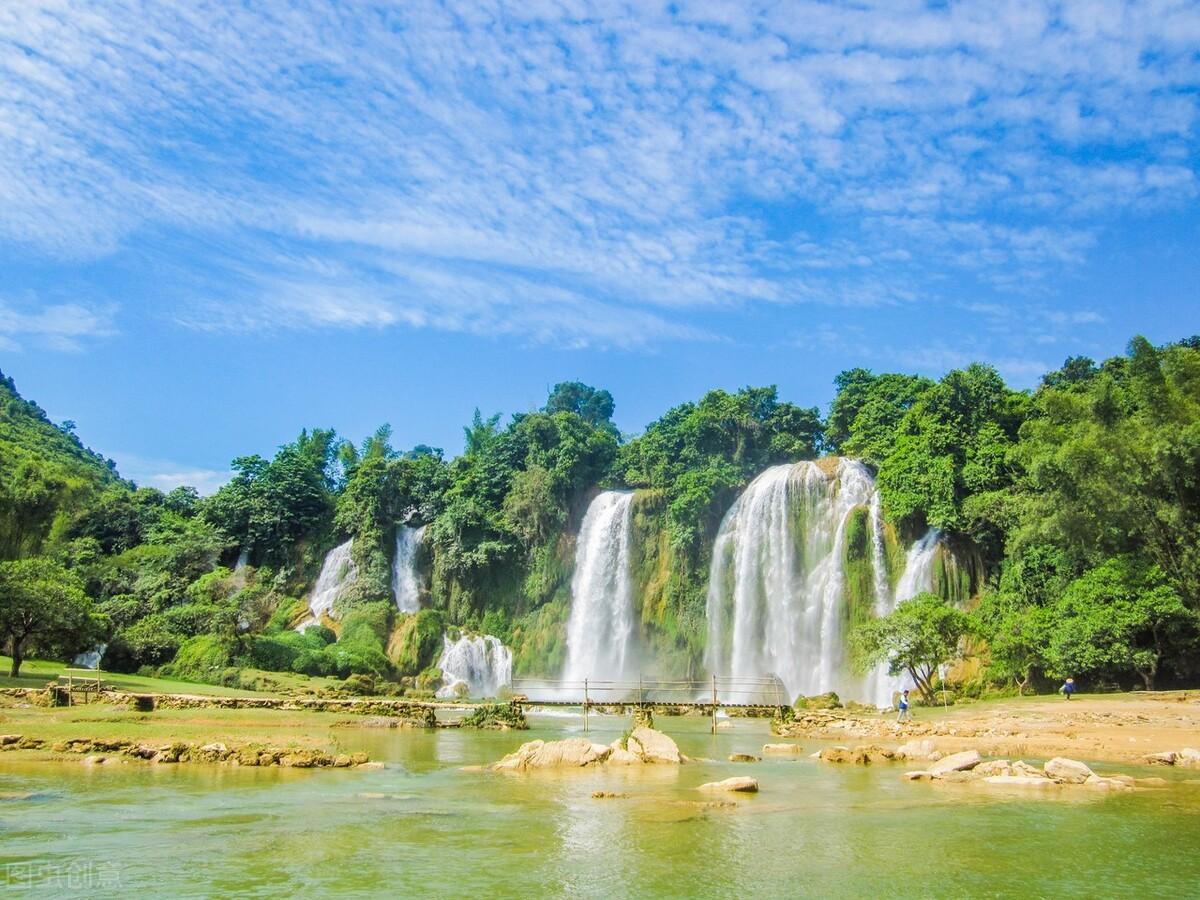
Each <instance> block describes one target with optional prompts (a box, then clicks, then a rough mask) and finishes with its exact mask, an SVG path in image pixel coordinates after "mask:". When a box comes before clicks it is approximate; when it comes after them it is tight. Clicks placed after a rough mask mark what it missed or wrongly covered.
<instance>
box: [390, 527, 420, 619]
mask: <svg viewBox="0 0 1200 900" xmlns="http://www.w3.org/2000/svg"><path fill="white" fill-rule="evenodd" d="M424 537H425V526H424V525H422V526H421V527H420V528H409V527H408V526H406V525H401V526H399V527H398V528H397V529H396V555H395V557H393V559H392V596H393V597H395V598H396V609H398V610H400V612H408V613H413V612H416V611H417V610H419V609H420V608H421V582H420V579H419V578H418V577H417V551H418V550H419V549H420V548H421V541H422V540H423V539H424Z"/></svg>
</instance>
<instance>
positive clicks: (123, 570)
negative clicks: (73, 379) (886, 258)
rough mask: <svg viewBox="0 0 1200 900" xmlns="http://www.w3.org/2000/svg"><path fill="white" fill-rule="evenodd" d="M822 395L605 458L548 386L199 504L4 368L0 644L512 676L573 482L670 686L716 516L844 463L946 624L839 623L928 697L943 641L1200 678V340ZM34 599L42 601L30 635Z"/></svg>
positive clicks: (677, 424) (345, 447) (1087, 675)
mask: <svg viewBox="0 0 1200 900" xmlns="http://www.w3.org/2000/svg"><path fill="white" fill-rule="evenodd" d="M834 386H835V388H836V394H835V396H834V398H833V401H832V403H831V405H830V408H829V415H828V417H827V418H826V419H825V420H824V421H823V420H822V418H821V416H820V414H819V412H818V410H817V409H816V408H813V407H804V406H799V405H795V404H792V403H788V402H786V401H782V400H780V399H779V396H778V393H777V391H776V389H775V388H773V387H747V388H743V389H742V390H739V391H737V392H734V393H730V392H727V391H723V390H714V391H710V392H709V393H707V394H705V395H704V396H703V397H701V398H700V399H699V400H698V401H696V402H694V403H684V404H682V405H680V406H677V407H675V408H673V409H671V410H669V411H667V412H666V413H665V414H664V415H663V416H662V417H661V418H659V419H658V420H656V421H655V422H653V423H651V424H650V425H649V426H648V427H647V428H646V430H645V431H644V432H643V433H642V434H640V435H637V436H635V437H632V438H630V439H622V437H621V435H620V434H619V433H618V431H617V429H616V428H615V426H614V425H613V422H612V417H613V414H614V411H615V404H614V401H613V397H612V395H611V394H610V393H609V392H608V391H606V390H603V389H599V388H595V387H592V386H589V385H586V384H582V383H579V382H562V383H560V384H557V385H555V386H554V387H553V389H552V390H551V391H550V393H549V396H548V397H547V400H546V403H545V405H544V406H543V407H542V408H541V409H539V410H537V411H534V412H527V413H519V414H516V415H513V416H511V417H510V418H509V419H508V421H507V422H506V423H504V422H502V417H501V416H500V415H499V414H495V415H484V414H483V413H481V412H480V411H478V410H476V412H475V415H474V416H473V418H472V421H471V422H469V423H468V424H467V425H466V426H465V428H464V450H463V453H462V454H461V455H459V456H457V457H455V458H453V459H446V458H445V457H444V455H443V453H442V451H440V450H436V449H433V448H430V447H427V446H424V445H420V446H417V447H415V448H413V449H412V450H409V451H399V450H396V449H394V448H393V447H392V445H391V440H392V432H391V429H390V427H389V426H386V425H385V426H381V427H380V428H379V429H377V430H376V431H375V433H373V434H371V435H370V436H368V437H367V438H366V439H365V440H363V441H362V442H361V443H360V444H358V445H354V444H351V443H349V442H347V441H344V440H340V439H339V438H337V436H336V435H335V434H334V432H333V431H331V430H322V429H316V430H311V431H309V430H306V431H303V432H301V433H300V435H299V436H298V438H297V439H296V440H295V441H293V442H290V443H288V444H285V445H284V446H282V447H280V448H279V450H278V451H277V452H276V453H275V454H274V456H273V457H272V458H270V459H266V458H263V457H260V456H245V457H239V458H238V459H236V460H234V462H233V469H234V472H235V475H234V477H233V478H232V480H230V481H229V482H228V483H227V484H226V485H225V486H223V487H222V488H221V489H220V490H219V491H217V492H216V493H215V494H214V495H212V496H210V497H203V498H202V497H200V496H199V495H198V494H197V493H196V491H195V490H193V489H191V488H177V489H175V490H173V491H171V492H170V493H168V494H165V495H164V494H163V493H162V492H160V491H157V490H154V489H149V488H137V487H136V486H134V485H132V484H130V483H128V482H125V481H122V480H121V479H120V477H119V476H118V475H117V473H116V471H115V467H114V466H113V465H112V464H111V462H109V461H107V460H104V459H103V458H102V457H101V456H99V455H98V454H95V453H93V452H91V451H90V450H87V449H86V448H85V447H84V446H83V445H82V444H81V443H80V442H79V440H78V439H77V438H76V436H75V434H74V429H73V426H72V425H71V424H70V423H64V424H63V425H62V426H56V425H54V424H52V423H51V422H49V420H48V419H47V418H46V416H45V414H44V413H43V412H42V411H41V410H40V409H39V408H38V407H37V406H36V405H35V404H32V403H30V402H28V401H26V400H24V399H22V398H21V397H20V396H19V395H18V394H17V392H16V389H15V387H14V385H13V384H12V382H11V381H10V380H8V379H5V378H3V377H0V560H6V561H7V562H5V563H4V566H5V567H6V568H5V569H4V573H3V579H4V580H3V584H4V585H7V587H6V588H5V590H6V591H7V594H6V595H5V596H4V597H3V598H0V599H2V600H3V602H4V603H5V604H6V605H5V610H6V611H5V612H4V613H3V615H4V617H5V618H4V619H3V622H4V623H5V629H6V630H5V636H6V640H7V641H8V642H9V645H10V649H11V648H12V645H13V643H14V641H16V642H17V643H18V646H17V647H16V649H17V653H18V655H20V654H21V653H23V652H28V651H29V650H30V649H33V650H35V651H36V652H39V653H57V654H60V655H62V654H68V653H70V652H74V651H76V650H78V649H81V648H82V645H83V644H84V643H86V642H87V641H88V640H91V639H92V638H93V637H99V638H103V639H105V640H106V641H107V643H108V646H109V650H108V653H107V654H106V657H105V666H106V667H110V668H118V669H124V670H129V671H132V670H136V669H138V668H139V667H143V666H155V667H157V666H169V667H170V670H171V671H173V672H175V673H176V674H179V675H180V676H186V677H204V678H210V677H216V676H213V675H212V673H214V672H217V673H228V672H229V671H236V667H238V666H257V667H260V668H284V669H292V670H295V671H299V672H305V673H310V674H336V675H339V676H342V677H345V676H347V675H350V674H354V673H359V674H362V675H364V676H369V677H371V678H377V677H384V678H398V677H401V676H403V677H404V678H406V679H409V681H414V680H415V682H416V683H420V684H428V683H430V682H429V678H430V676H429V672H428V668H429V667H430V666H431V665H432V664H433V663H434V662H435V660H436V655H437V653H438V652H439V649H440V645H441V634H442V632H443V630H444V629H446V628H451V629H453V628H455V627H463V628H467V629H483V630H486V631H487V632H488V633H491V634H495V635H498V636H499V637H501V638H502V639H503V640H505V641H506V642H510V643H511V645H512V646H513V647H514V649H515V652H516V662H515V665H516V666H517V668H518V670H532V671H539V672H549V671H554V670H556V667H557V666H560V665H561V663H562V659H563V652H564V632H565V623H566V618H567V615H568V612H569V603H570V578H571V572H572V568H573V565H574V535H575V533H576V532H577V530H578V528H579V524H580V521H581V519H582V517H583V515H584V511H585V510H586V507H587V504H588V502H589V500H590V499H591V497H593V496H594V494H595V492H596V491H597V490H600V489H604V488H629V489H635V490H636V491H637V494H636V502H635V504H634V510H635V512H634V528H635V530H636V540H637V544H638V552H637V554H636V555H635V558H634V560H633V562H632V565H633V566H634V569H635V571H634V572H633V573H632V575H633V578H634V580H635V583H636V586H637V600H636V602H637V604H638V614H639V625H638V627H639V628H640V629H641V630H642V637H643V639H645V640H646V641H647V642H649V643H650V644H652V645H653V646H654V650H655V652H656V653H660V654H665V655H666V656H667V657H671V654H674V655H675V656H674V657H671V658H675V659H677V660H678V661H679V662H678V668H679V669H680V670H687V671H691V670H692V669H693V667H694V665H695V664H697V661H699V660H701V659H702V658H703V653H704V647H705V640H706V630H705V622H704V617H705V606H704V603H705V593H706V579H707V577H708V569H709V554H710V552H711V547H712V540H713V537H714V535H715V532H716V530H717V527H718V524H719V522H720V519H721V517H722V515H723V514H724V512H725V511H726V510H727V509H728V507H729V504H730V503H731V502H732V500H733V499H734V498H735V497H736V495H737V493H738V492H739V491H740V490H742V489H743V488H744V487H745V485H746V484H748V483H749V482H750V480H752V479H753V478H754V477H755V476H756V475H758V474H759V473H760V472H762V471H763V470H764V469H765V468H767V467H768V466H771V465H775V464H779V463H787V462H795V461H797V460H801V459H811V458H815V457H817V456H818V455H820V454H822V453H839V454H843V455H849V456H854V457H858V458H861V459H863V460H864V461H865V462H866V463H867V464H868V465H869V466H870V467H872V468H874V469H875V470H876V472H877V484H878V487H879V490H880V493H881V496H882V499H883V512H884V515H885V517H886V519H887V521H888V524H889V527H891V528H892V529H894V531H895V533H898V534H899V535H900V536H901V538H902V540H903V541H909V540H912V539H913V538H915V537H916V536H918V535H919V534H921V533H922V532H923V531H924V530H925V529H927V528H930V527H933V528H937V529H939V530H940V531H941V532H942V535H943V537H944V540H945V541H946V545H947V546H948V547H950V548H952V549H953V552H954V553H955V555H956V556H957V558H958V559H959V561H960V563H962V565H963V566H966V567H968V568H969V569H970V577H969V584H970V588H971V590H970V593H971V594H972V596H971V598H970V601H969V607H970V622H969V623H968V622H967V621H966V620H965V619H964V618H963V617H964V616H965V615H966V612H964V610H963V609H961V608H959V607H958V606H955V605H953V604H947V603H946V598H944V597H943V598H938V597H922V598H918V599H919V600H920V602H919V603H918V602H915V601H914V602H910V603H909V604H907V605H904V606H902V610H901V611H898V612H897V613H896V614H894V615H893V616H891V617H888V618H886V619H870V618H869V617H868V621H866V622H865V623H856V624H857V625H860V626H861V628H862V633H861V634H860V635H858V637H857V638H856V639H855V640H856V642H857V644H858V645H859V646H860V648H866V650H865V651H864V652H865V655H866V657H867V658H870V659H875V660H888V661H889V664H890V665H892V666H893V668H895V669H896V670H897V671H900V670H902V669H903V670H906V671H909V672H910V674H911V675H912V677H913V678H914V679H915V680H916V681H917V683H918V684H919V685H922V686H923V689H924V687H927V686H928V685H929V684H931V683H932V678H933V675H932V672H933V668H931V666H933V667H934V668H936V664H937V662H942V661H945V659H949V658H951V657H953V656H954V655H955V654H957V653H958V652H960V651H964V650H968V649H969V650H970V652H972V653H978V654H980V658H981V660H982V662H983V664H984V668H983V669H982V670H981V671H983V673H984V675H985V677H986V678H988V679H991V680H993V681H997V682H1009V681H1011V682H1014V683H1016V684H1019V685H1021V686H1022V687H1027V686H1029V685H1031V684H1044V683H1045V681H1046V679H1049V678H1061V677H1064V676H1066V675H1068V674H1069V675H1073V676H1075V677H1077V678H1079V679H1081V680H1082V681H1083V682H1084V683H1085V684H1086V683H1088V682H1091V683H1101V682H1103V683H1113V682H1115V683H1118V684H1122V685H1124V686H1130V685H1133V684H1141V685H1144V686H1149V685H1151V684H1159V683H1162V682H1163V681H1164V680H1165V681H1168V682H1170V683H1190V682H1192V681H1194V680H1195V679H1196V678H1197V677H1200V666H1198V664H1197V662H1196V660H1197V658H1198V650H1200V644H1198V641H1200V626H1198V624H1197V615H1198V614H1200V340H1197V339H1188V340H1185V341H1181V342H1178V343H1175V344H1171V345H1167V346H1163V347H1155V346H1153V345H1151V344H1150V343H1149V342H1148V341H1146V340H1145V339H1143V338H1135V339H1134V340H1133V341H1132V342H1131V343H1130V345H1129V349H1128V352H1127V353H1126V354H1125V355H1123V356H1119V357H1114V358H1112V359H1109V360H1106V361H1104V362H1102V363H1100V364H1097V363H1095V362H1094V361H1092V360H1090V359H1087V358H1085V357H1072V358H1070V359H1067V360H1066V361H1065V362H1064V364H1063V366H1062V368H1061V369H1059V370H1057V371H1054V372H1050V373H1048V374H1047V375H1046V376H1045V377H1044V379H1043V380H1042V382H1041V384H1040V385H1039V386H1038V387H1037V389H1036V390H1034V391H1016V390H1013V389H1011V388H1009V387H1008V386H1007V385H1006V384H1005V383H1004V381H1003V379H1002V378H1001V377H1000V375H999V374H998V373H997V372H996V371H995V370H994V369H992V368H991V367H989V366H986V365H971V366H967V367H966V368H963V369H957V370H954V371H951V372H948V373H947V374H946V375H944V376H943V377H942V378H941V379H940V380H937V381H933V380H931V379H928V378H924V377H920V376H917V375H911V374H903V373H886V372H885V373H873V372H870V371H868V370H866V369H851V370H848V371H846V372H843V373H841V374H840V375H839V376H838V377H837V378H836V379H835V385H834ZM417 526H428V528H427V529H426V531H425V536H426V537H425V541H424V543H423V544H422V545H421V549H420V553H421V554H422V556H421V563H420V565H421V566H422V570H423V571H424V572H425V575H424V578H425V583H424V584H423V585H422V591H423V594H422V596H423V600H422V605H423V606H424V607H425V608H423V609H422V610H421V612H420V613H419V614H417V615H409V614H403V613H400V612H398V611H397V610H396V608H395V604H394V603H393V602H392V568H391V567H392V561H393V556H394V555H395V553H396V549H395V548H396V543H397V535H398V534H399V533H400V532H399V530H400V529H403V528H412V527H417ZM864 534H865V532H864ZM348 539H349V540H352V542H353V543H352V560H353V565H354V568H355V571H356V573H357V577H356V578H355V580H354V581H353V583H352V585H351V586H350V587H347V588H346V589H345V590H344V591H343V592H342V594H341V596H340V597H339V599H338V608H337V610H336V616H337V618H336V619H335V620H334V621H332V622H329V621H327V622H326V623H325V624H332V625H334V627H335V630H330V629H329V628H326V627H324V625H313V626H312V627H310V628H308V630H307V631H306V632H305V633H303V634H301V633H298V632H296V631H294V630H293V629H294V627H295V626H296V625H297V624H298V623H299V622H300V621H301V620H302V619H303V618H304V616H305V614H306V602H305V601H304V600H303V599H302V598H303V597H304V596H305V595H306V594H307V593H308V592H309V591H310V590H311V588H312V585H313V582H314V580H315V578H316V576H317V573H318V571H319V569H320V567H321V563H322V560H323V559H324V557H325V555H326V554H327V553H328V551H329V550H330V549H331V548H332V547H334V546H336V545H338V544H341V543H343V542H345V541H346V540H348ZM235 562H236V566H235ZM898 564H900V565H902V564H903V559H902V558H901V559H900V560H899V561H898ZM964 583H965V582H964ZM31 591H33V592H34V593H33V594H31V593H30V592H31ZM943 593H946V592H945V591H943ZM35 594H36V596H35ZM947 596H949V594H947ZM964 597H965V593H962V592H959V593H957V594H954V599H955V601H956V602H961V601H962V600H963V599H964ZM14 598H15V599H14ZM39 598H50V600H52V602H50V601H47V602H50V606H48V607H47V606H46V605H45V604H44V603H43V604H42V605H41V606H38V607H37V614H36V615H34V614H33V613H32V612H30V610H33V609H34V601H35V600H37V602H38V603H42V600H41V599H39ZM935 601H936V602H935ZM22 610H24V611H22ZM60 612H61V616H60V615H59V613H60ZM34 620H36V622H37V623H38V624H37V627H34V626H33V625H32V624H29V625H25V624H20V623H25V622H28V623H33V622H34ZM13 623H18V625H14V624H13ZM968 625H969V629H970V631H971V632H972V633H973V634H974V635H975V639H974V641H973V642H972V643H971V644H970V646H969V647H968V645H965V644H961V643H959V642H958V638H959V637H961V636H962V634H964V633H965V632H966V630H967V629H968ZM18 626H19V627H18ZM26 630H27V631H28V633H25V631H26ZM21 634H24V637H21V636H20V635H21ZM934 638H936V640H934ZM931 641H932V643H931ZM934 644H936V647H935V648H934V649H930V648H931V647H933V645H934ZM935 650H936V652H935ZM220 677H227V675H221V676H220Z"/></svg>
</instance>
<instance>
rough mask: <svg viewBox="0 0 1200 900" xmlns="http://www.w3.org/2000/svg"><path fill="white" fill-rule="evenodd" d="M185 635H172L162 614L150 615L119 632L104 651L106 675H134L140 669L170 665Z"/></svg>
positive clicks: (173, 632)
mask: <svg viewBox="0 0 1200 900" xmlns="http://www.w3.org/2000/svg"><path fill="white" fill-rule="evenodd" d="M184 637H185V636H184V635H181V634H179V633H178V632H176V631H174V630H173V629H172V628H171V627H170V624H169V623H168V621H167V620H166V618H165V617H164V616H163V614H162V613H152V614H151V615H148V616H146V617H145V618H144V619H141V620H139V621H137V622H134V623H133V624H132V625H130V626H129V627H128V628H126V629H125V630H124V631H121V632H119V633H118V634H117V635H115V636H114V638H113V640H112V641H111V642H109V645H108V647H107V648H106V649H105V651H104V659H103V660H101V666H102V667H103V668H104V669H105V671H108V672H136V671H137V670H138V668H139V667H140V666H160V665H162V664H163V663H167V662H170V661H171V660H172V659H173V658H174V656H175V653H176V651H177V650H178V649H179V645H180V644H181V643H183V640H184Z"/></svg>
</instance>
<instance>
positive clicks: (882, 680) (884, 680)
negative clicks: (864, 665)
mask: <svg viewBox="0 0 1200 900" xmlns="http://www.w3.org/2000/svg"><path fill="white" fill-rule="evenodd" d="M941 537H942V533H941V532H940V531H938V530H937V529H936V528H930V529H929V530H928V531H927V532H925V534H924V535H923V536H922V537H921V539H920V540H919V541H917V542H916V543H915V544H913V545H912V546H911V547H910V548H909V549H908V556H907V557H906V558H905V561H904V572H903V573H902V574H901V576H900V581H899V582H897V584H896V590H895V593H894V594H891V595H890V596H889V594H888V593H884V592H880V593H877V595H876V599H875V614H876V615H878V616H886V615H887V614H888V613H890V612H892V611H893V610H894V609H895V608H896V607H897V606H899V605H900V603H901V602H903V601H904V600H911V599H912V598H913V597H915V596H917V594H920V593H922V592H923V591H932V590H933V566H934V563H935V562H936V561H937V555H938V545H939V543H940V541H941ZM885 590H886V582H885ZM903 687H904V678H903V676H900V675H894V676H893V675H889V674H888V671H887V666H886V665H885V664H883V663H880V664H879V665H878V666H876V667H875V669H874V671H872V672H871V673H870V674H869V675H867V685H866V695H865V696H866V700H867V702H869V703H873V704H875V705H876V706H880V707H883V706H891V705H892V695H893V694H894V693H895V692H896V691H898V690H900V689H901V688H903Z"/></svg>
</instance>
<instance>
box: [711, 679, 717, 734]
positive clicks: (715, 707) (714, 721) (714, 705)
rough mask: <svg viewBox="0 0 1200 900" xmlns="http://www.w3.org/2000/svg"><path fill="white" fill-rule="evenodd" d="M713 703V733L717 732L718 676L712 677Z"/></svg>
mask: <svg viewBox="0 0 1200 900" xmlns="http://www.w3.org/2000/svg"><path fill="white" fill-rule="evenodd" d="M712 691H713V705H712V733H713V734H716V733H717V676H716V675H713V677H712Z"/></svg>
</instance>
